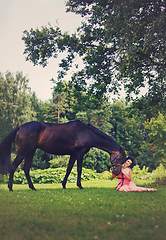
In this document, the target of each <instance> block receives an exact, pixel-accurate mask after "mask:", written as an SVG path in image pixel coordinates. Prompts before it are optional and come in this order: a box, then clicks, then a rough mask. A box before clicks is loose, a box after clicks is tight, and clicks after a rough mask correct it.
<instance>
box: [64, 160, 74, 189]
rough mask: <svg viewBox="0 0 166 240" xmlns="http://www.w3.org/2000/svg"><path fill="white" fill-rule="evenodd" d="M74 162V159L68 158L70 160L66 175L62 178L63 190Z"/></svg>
mask: <svg viewBox="0 0 166 240" xmlns="http://www.w3.org/2000/svg"><path fill="white" fill-rule="evenodd" d="M75 160H76V158H75V157H73V156H70V160H69V163H68V167H67V170H66V175H65V177H64V179H63V181H62V186H63V188H66V182H67V179H68V176H69V175H70V173H71V170H72V168H73V165H74V163H75Z"/></svg>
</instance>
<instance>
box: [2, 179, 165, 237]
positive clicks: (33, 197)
mask: <svg viewBox="0 0 166 240" xmlns="http://www.w3.org/2000/svg"><path fill="white" fill-rule="evenodd" d="M116 182H117V181H116V180H113V181H99V180H98V181H87V182H83V186H84V189H83V190H80V189H79V188H77V187H76V184H75V183H68V184H67V189H65V190H64V189H62V188H61V184H36V185H35V187H36V188H37V189H38V190H37V191H32V190H29V189H28V186H27V185H16V184H15V185H14V187H13V189H14V192H9V191H8V189H7V186H6V184H5V185H4V184H1V186H0V239H2V240H24V239H27V240H38V239H39V240H46V239H49V240H50V239H51V240H52V239H57V240H72V239H73V240H90V239H101V240H109V239H113V240H119V239H123V240H132V239H133V240H138V239H139V240H144V239H146V240H147V239H149V240H154V239H155V240H160V239H161V240H164V239H166V206H165V205H166V187H164V186H163V187H157V189H158V191H157V192H129V193H125V192H117V191H116V190H115V186H116Z"/></svg>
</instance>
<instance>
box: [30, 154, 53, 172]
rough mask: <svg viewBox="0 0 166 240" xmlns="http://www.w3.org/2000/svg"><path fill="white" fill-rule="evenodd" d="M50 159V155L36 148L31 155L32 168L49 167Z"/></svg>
mask: <svg viewBox="0 0 166 240" xmlns="http://www.w3.org/2000/svg"><path fill="white" fill-rule="evenodd" d="M50 159H52V155H51V154H49V153H46V152H44V151H42V150H40V149H37V150H36V152H35V155H34V157H33V162H32V168H33V169H38V168H40V169H46V168H49V167H50V163H49V161H50Z"/></svg>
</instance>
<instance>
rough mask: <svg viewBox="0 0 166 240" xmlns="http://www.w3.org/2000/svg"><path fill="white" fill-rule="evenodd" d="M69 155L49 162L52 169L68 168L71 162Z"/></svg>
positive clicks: (57, 157)
mask: <svg viewBox="0 0 166 240" xmlns="http://www.w3.org/2000/svg"><path fill="white" fill-rule="evenodd" d="M69 158H70V156H69V155H64V156H56V157H54V158H53V159H52V160H50V161H49V163H50V168H62V167H67V165H68V162H69Z"/></svg>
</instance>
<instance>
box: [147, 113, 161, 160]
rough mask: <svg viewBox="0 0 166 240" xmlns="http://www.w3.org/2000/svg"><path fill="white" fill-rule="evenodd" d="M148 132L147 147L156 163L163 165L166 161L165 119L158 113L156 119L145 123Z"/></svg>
mask: <svg viewBox="0 0 166 240" xmlns="http://www.w3.org/2000/svg"><path fill="white" fill-rule="evenodd" d="M145 128H146V129H148V130H149V134H148V135H149V146H150V148H151V150H152V151H153V152H154V156H155V159H156V162H158V163H164V164H166V163H165V162H164V159H166V117H165V116H164V115H163V114H161V113H160V112H159V114H158V116H157V117H156V118H151V119H150V120H149V121H148V120H147V122H146V123H145Z"/></svg>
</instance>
